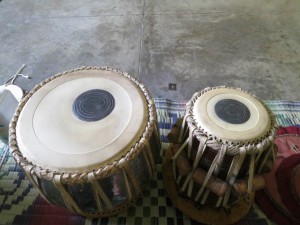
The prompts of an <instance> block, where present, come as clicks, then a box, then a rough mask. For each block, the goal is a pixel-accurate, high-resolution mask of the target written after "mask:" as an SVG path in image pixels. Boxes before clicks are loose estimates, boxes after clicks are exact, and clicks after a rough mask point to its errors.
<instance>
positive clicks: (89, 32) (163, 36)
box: [0, 0, 300, 101]
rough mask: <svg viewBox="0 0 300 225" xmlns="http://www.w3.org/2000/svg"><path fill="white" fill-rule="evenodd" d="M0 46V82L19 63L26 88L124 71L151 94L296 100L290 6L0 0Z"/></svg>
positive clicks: (296, 17) (278, 2) (218, 0)
mask: <svg viewBox="0 0 300 225" xmlns="http://www.w3.org/2000/svg"><path fill="white" fill-rule="evenodd" d="M0 41H1V45H0V52H1V53H0V83H3V82H4V81H5V80H6V79H7V78H9V77H10V76H11V75H13V74H14V73H15V72H16V71H17V69H18V68H19V67H20V66H21V65H22V64H26V65H27V68H26V69H25V70H24V73H25V74H28V75H31V76H32V79H31V80H30V81H24V80H22V79H19V80H18V82H17V83H18V84H19V85H20V86H21V87H22V88H23V89H25V90H30V89H31V88H32V87H33V86H34V85H35V84H37V83H39V82H41V81H42V80H44V79H45V78H47V77H49V76H52V75H54V74H56V73H58V72H63V71H66V70H70V69H74V68H77V67H80V66H83V65H91V66H109V67H113V68H116V69H119V70H122V71H127V72H129V73H131V74H133V75H134V76H136V77H137V78H139V79H140V80H141V81H142V82H143V83H144V84H145V85H146V86H147V88H148V89H149V91H150V93H151V94H152V96H153V97H163V98H168V99H185V100H188V99H190V98H191V96H192V95H193V93H194V92H196V91H199V90H201V89H203V88H205V87H207V86H218V85H228V86H236V87H241V88H243V89H246V90H248V91H251V92H252V93H254V94H256V95H257V96H258V97H260V98H262V99H263V100H279V99H283V100H294V101H300V91H299V86H300V1H299V0H273V1H261V0H251V1H239V0H214V1H207V0H202V1H200V0H183V1H178V0H130V1H126V0H102V1H96V0H84V1H83V0H78V1H73V0H52V1H46V0H26V1H23V0H2V1H0ZM169 83H176V84H177V90H176V91H170V90H168V85H169Z"/></svg>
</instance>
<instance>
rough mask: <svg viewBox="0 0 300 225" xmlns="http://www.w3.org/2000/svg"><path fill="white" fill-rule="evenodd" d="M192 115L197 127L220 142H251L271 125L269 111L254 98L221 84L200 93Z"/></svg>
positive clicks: (262, 134)
mask: <svg viewBox="0 0 300 225" xmlns="http://www.w3.org/2000/svg"><path fill="white" fill-rule="evenodd" d="M193 117H194V120H195V122H196V124H197V126H198V127H201V128H202V129H204V130H205V131H206V132H207V133H208V134H211V135H213V136H215V137H216V138H217V139H219V140H222V141H223V142H226V141H228V142H242V143H246V142H253V141H254V140H257V139H260V138H262V137H263V136H264V135H265V134H266V133H267V132H268V130H269V128H270V126H271V119H270V116H269V113H268V111H267V110H266V108H265V107H264V105H263V104H262V103H261V102H260V101H259V100H258V99H257V98H255V97H254V96H252V95H250V94H248V93H246V92H244V91H241V90H239V89H233V88H225V87H221V88H217V89H212V90H209V91H207V92H206V93H204V94H203V95H201V96H200V97H199V98H198V99H197V100H196V101H195V103H194V107H193Z"/></svg>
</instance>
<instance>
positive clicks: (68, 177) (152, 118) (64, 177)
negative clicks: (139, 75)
mask: <svg viewBox="0 0 300 225" xmlns="http://www.w3.org/2000/svg"><path fill="white" fill-rule="evenodd" d="M88 70H100V71H110V72H115V73H117V74H119V75H121V76H123V77H125V78H127V79H129V80H130V81H131V82H132V83H133V84H134V85H136V86H137V87H138V88H139V90H141V92H142V94H143V95H144V97H145V100H146V103H147V106H148V122H147V124H146V127H145V129H144V131H143V134H142V136H141V139H140V140H139V141H137V142H136V143H135V145H134V146H132V147H131V148H130V149H129V150H128V151H127V152H126V153H125V155H123V158H120V159H118V160H115V161H114V162H112V163H111V164H107V165H105V166H104V167H100V168H95V169H93V170H91V171H85V172H83V173H79V172H77V173H71V172H70V173H60V172H57V171H52V170H49V169H45V168H42V167H40V166H38V165H36V164H33V163H32V162H30V161H29V160H28V159H27V158H26V157H24V156H23V155H22V153H21V152H20V149H19V147H18V143H17V139H16V125H17V123H18V118H19V115H20V113H21V111H22V109H23V107H24V106H25V104H26V102H27V101H28V100H29V99H30V98H31V96H32V95H34V94H35V93H36V92H37V91H38V90H39V89H40V88H42V87H43V86H44V85H46V84H47V83H49V82H51V81H52V80H54V79H57V78H59V77H62V76H68V75H69V74H71V73H73V72H78V71H88ZM155 130H157V115H156V108H155V104H154V101H153V100H152V98H151V95H150V93H149V92H148V91H147V89H146V87H145V86H144V85H143V84H142V83H141V82H140V81H139V80H137V79H136V78H134V77H133V76H132V75H130V74H129V73H127V72H122V71H119V70H116V69H112V68H109V67H92V66H83V67H80V68H77V69H73V70H69V71H66V72H63V73H58V74H56V75H54V76H52V77H50V78H48V79H46V80H44V81H43V82H41V83H40V84H38V85H36V86H35V87H34V88H33V90H32V91H30V92H29V93H28V94H27V95H26V96H24V98H23V99H22V100H21V102H20V103H19V105H18V107H17V109H16V112H15V114H14V116H13V118H12V120H11V122H10V125H9V148H10V152H11V154H12V156H13V157H14V159H15V160H16V161H17V163H18V164H19V165H20V166H21V167H22V168H27V169H29V170H30V171H31V175H33V176H34V175H35V176H37V177H39V178H44V179H47V180H52V179H53V178H54V176H55V175H61V182H62V183H81V182H86V181H88V178H87V176H88V173H90V172H92V173H94V174H95V177H96V178H103V177H106V176H109V175H111V174H113V173H114V172H115V171H117V170H119V169H121V168H122V167H123V164H124V163H127V162H128V161H130V160H131V159H133V158H134V157H136V155H138V154H139V153H140V152H141V150H142V149H143V146H144V144H143V142H142V141H141V140H142V138H145V139H149V138H150V137H151V135H152V133H153V131H155Z"/></svg>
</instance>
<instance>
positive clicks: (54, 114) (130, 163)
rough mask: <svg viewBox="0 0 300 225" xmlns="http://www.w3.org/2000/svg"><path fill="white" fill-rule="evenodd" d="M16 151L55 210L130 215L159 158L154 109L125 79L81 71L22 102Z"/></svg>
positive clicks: (13, 127) (14, 125) (15, 127)
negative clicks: (130, 208) (123, 212)
mask: <svg viewBox="0 0 300 225" xmlns="http://www.w3.org/2000/svg"><path fill="white" fill-rule="evenodd" d="M9 139H10V140H9V146H10V151H11V153H12V155H13V157H14V158H15V159H16V161H17V162H18V163H19V164H20V166H21V167H22V168H23V169H24V171H25V173H26V175H27V177H28V178H29V180H30V181H31V182H32V184H33V185H34V186H35V187H36V188H38V189H39V191H40V194H41V195H42V196H43V197H44V198H45V199H46V200H47V201H48V202H50V203H53V204H56V205H59V206H63V207H66V208H68V209H70V210H71V211H74V212H76V213H79V214H81V215H83V216H89V217H106V216H110V215H113V214H117V213H118V212H119V211H121V210H123V209H125V208H127V207H128V206H129V205H130V204H131V203H132V202H133V201H134V200H135V198H136V197H137V196H138V195H139V194H140V193H141V192H142V190H143V189H144V188H145V187H146V185H147V182H148V181H149V180H150V178H151V176H152V174H153V172H154V170H155V162H156V160H157V159H158V157H159V151H160V139H159V130H158V127H157V118H156V110H155V105H154V102H153V100H152V99H151V97H150V95H149V93H148V92H147V90H146V88H145V87H144V86H143V85H142V84H141V83H140V82H139V81H137V80H136V79H134V78H133V77H132V76H130V75H128V74H127V73H124V72H120V71H117V70H112V69H109V68H106V67H105V68H102V67H101V68H98V67H83V68H79V69H76V70H72V71H68V72H65V73H62V74H57V75H55V76H53V77H51V78H49V79H47V80H45V81H44V82H42V83H41V84H39V85H37V86H36V87H35V88H34V89H33V90H32V91H31V92H30V93H29V94H28V95H26V96H25V97H24V98H23V100H22V101H21V102H20V104H19V106H18V108H17V110H16V113H15V115H14V117H13V119H12V121H11V124H10V130H9Z"/></svg>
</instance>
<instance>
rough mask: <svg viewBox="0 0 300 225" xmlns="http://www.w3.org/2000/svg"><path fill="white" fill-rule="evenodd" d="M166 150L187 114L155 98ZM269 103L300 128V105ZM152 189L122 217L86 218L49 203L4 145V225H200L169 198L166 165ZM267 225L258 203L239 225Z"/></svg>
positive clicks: (282, 121)
mask: <svg viewBox="0 0 300 225" xmlns="http://www.w3.org/2000/svg"><path fill="white" fill-rule="evenodd" d="M154 100H155V104H156V108H157V114H158V120H159V127H160V132H161V140H162V144H163V150H162V154H163V151H165V150H166V148H167V146H168V143H167V134H168V133H169V131H170V129H171V127H172V125H173V124H174V123H175V122H176V120H177V119H178V118H179V117H182V116H183V115H184V107H185V103H186V102H184V101H173V100H172V101H171V100H166V99H154ZM266 104H267V105H268V106H269V107H270V109H271V110H272V111H273V112H274V114H275V115H276V119H277V123H278V124H279V125H281V126H292V125H300V102H289V101H268V102H266ZM149 186H150V187H149V189H147V190H145V191H144V192H143V195H142V196H141V197H140V198H138V199H137V201H136V203H135V205H133V206H131V207H129V208H128V209H127V210H125V211H124V212H122V213H121V214H119V215H117V216H113V217H109V218H102V219H86V218H84V217H81V216H78V215H76V214H73V213H71V212H69V211H67V210H66V209H64V208H60V207H57V206H54V205H50V204H48V203H47V202H45V201H44V200H43V199H42V198H41V197H40V195H39V194H38V191H37V190H36V189H34V188H33V187H32V185H31V184H30V183H29V181H28V180H27V179H26V178H25V176H24V173H23V172H22V170H21V169H20V167H19V166H18V165H17V164H16V163H15V161H14V159H13V158H12V157H11V155H10V154H9V151H8V150H7V146H6V145H4V144H3V143H0V224H1V225H5V224H14V225H44V224H47V225H58V224H64V225H68V224H70V225H75V224H78V225H96V224H97V225H106V224H116V225H123V224H133V225H140V224H152V225H156V224H157V225H158V224H168V225H175V224H177V225H196V224H199V223H197V222H195V221H193V220H191V219H189V218H188V217H186V216H185V215H183V214H182V213H181V212H180V211H178V210H177V209H176V208H174V206H173V205H172V202H171V201H170V200H169V199H168V197H167V196H166V192H165V190H164V186H163V182H162V165H161V164H160V163H159V164H158V165H157V172H156V173H155V175H154V177H153V179H152V180H151V182H150V184H149ZM254 224H255V225H267V224H275V223H273V222H272V221H270V220H269V219H268V218H267V217H266V216H265V215H264V213H263V212H262V211H261V210H260V209H259V208H258V206H257V205H256V204H254V205H253V207H252V208H251V210H250V212H249V213H248V215H247V216H246V217H245V218H243V219H242V220H241V221H239V222H238V223H236V225H254Z"/></svg>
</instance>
